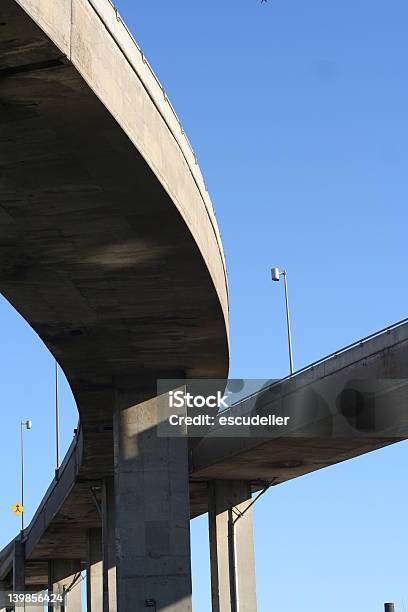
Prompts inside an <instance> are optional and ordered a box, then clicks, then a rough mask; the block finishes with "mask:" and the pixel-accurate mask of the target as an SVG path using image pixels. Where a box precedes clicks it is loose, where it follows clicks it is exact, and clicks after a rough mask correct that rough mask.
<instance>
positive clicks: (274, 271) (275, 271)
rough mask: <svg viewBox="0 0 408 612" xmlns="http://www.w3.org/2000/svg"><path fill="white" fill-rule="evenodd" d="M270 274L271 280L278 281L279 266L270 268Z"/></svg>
mask: <svg viewBox="0 0 408 612" xmlns="http://www.w3.org/2000/svg"><path fill="white" fill-rule="evenodd" d="M271 275H272V280H273V281H276V282H279V279H280V272H279V268H272V270H271Z"/></svg>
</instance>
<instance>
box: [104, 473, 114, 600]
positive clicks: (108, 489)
mask: <svg viewBox="0 0 408 612" xmlns="http://www.w3.org/2000/svg"><path fill="white" fill-rule="evenodd" d="M115 532H116V512H115V486H114V480H113V477H111V478H106V479H105V480H104V482H103V489H102V545H103V612H116V610H117V602H116V543H115Z"/></svg>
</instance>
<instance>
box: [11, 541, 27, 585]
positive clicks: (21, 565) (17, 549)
mask: <svg viewBox="0 0 408 612" xmlns="http://www.w3.org/2000/svg"><path fill="white" fill-rule="evenodd" d="M13 591H14V592H16V591H20V592H21V591H25V546H24V542H22V541H21V540H15V541H14V555H13Z"/></svg>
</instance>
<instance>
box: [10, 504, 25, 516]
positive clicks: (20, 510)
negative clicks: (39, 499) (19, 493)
mask: <svg viewBox="0 0 408 612" xmlns="http://www.w3.org/2000/svg"><path fill="white" fill-rule="evenodd" d="M11 511H12V512H14V514H17V516H20V514H23V512H24V506H23V504H19V503H18V502H17V503H16V504H14V506H13V507H12V508H11Z"/></svg>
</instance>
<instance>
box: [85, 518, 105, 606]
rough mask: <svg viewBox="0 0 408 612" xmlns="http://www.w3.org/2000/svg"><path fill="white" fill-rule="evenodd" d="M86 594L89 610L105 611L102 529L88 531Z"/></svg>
mask: <svg viewBox="0 0 408 612" xmlns="http://www.w3.org/2000/svg"><path fill="white" fill-rule="evenodd" d="M86 595H87V612H103V547H102V529H90V530H89V531H88V564H87V569H86Z"/></svg>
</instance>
